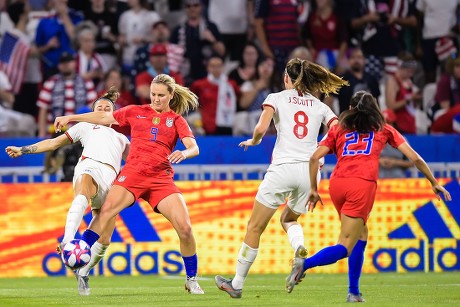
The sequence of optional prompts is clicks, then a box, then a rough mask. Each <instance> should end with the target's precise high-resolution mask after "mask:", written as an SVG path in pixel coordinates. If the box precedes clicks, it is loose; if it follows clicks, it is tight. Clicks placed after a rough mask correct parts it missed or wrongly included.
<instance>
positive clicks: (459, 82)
mask: <svg viewBox="0 0 460 307" xmlns="http://www.w3.org/2000/svg"><path fill="white" fill-rule="evenodd" d="M434 101H435V104H434V105H433V106H432V107H431V109H430V110H428V115H429V116H430V118H431V120H435V119H437V118H438V117H439V116H441V115H442V114H444V113H446V112H447V111H448V110H449V109H450V108H452V107H454V106H456V105H459V104H460V56H458V57H456V58H455V59H450V60H448V62H447V63H446V73H445V74H443V75H442V76H441V77H440V78H439V81H438V82H437V85H436V94H435V96H434Z"/></svg>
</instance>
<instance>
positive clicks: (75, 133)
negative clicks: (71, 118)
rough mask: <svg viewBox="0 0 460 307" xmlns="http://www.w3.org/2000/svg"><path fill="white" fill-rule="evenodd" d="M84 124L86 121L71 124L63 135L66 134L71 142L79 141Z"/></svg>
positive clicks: (82, 133) (83, 131)
mask: <svg viewBox="0 0 460 307" xmlns="http://www.w3.org/2000/svg"><path fill="white" fill-rule="evenodd" d="M86 125H87V123H77V124H76V125H73V126H72V127H70V128H69V130H67V131H66V132H65V135H66V136H67V138H68V139H69V140H70V142H71V143H72V144H73V143H76V142H78V141H80V140H81V139H82V138H83V135H84V133H85V126H86Z"/></svg>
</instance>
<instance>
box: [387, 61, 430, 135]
mask: <svg viewBox="0 0 460 307" xmlns="http://www.w3.org/2000/svg"><path fill="white" fill-rule="evenodd" d="M416 69H417V62H416V61H415V60H414V58H413V57H412V56H411V55H410V54H404V55H402V56H401V57H400V61H399V65H398V69H397V70H396V72H395V73H394V75H390V76H388V79H387V80H386V83H385V99H386V105H387V107H388V108H389V109H391V110H393V111H394V113H395V114H396V120H395V122H394V124H395V128H396V129H398V131H399V132H401V133H409V134H415V133H416V125H415V114H416V109H417V108H418V104H419V101H420V99H421V98H422V97H421V94H420V93H419V90H418V88H417V87H416V86H415V85H414V83H413V82H412V79H411V78H412V76H413V75H414V72H415V70H416Z"/></svg>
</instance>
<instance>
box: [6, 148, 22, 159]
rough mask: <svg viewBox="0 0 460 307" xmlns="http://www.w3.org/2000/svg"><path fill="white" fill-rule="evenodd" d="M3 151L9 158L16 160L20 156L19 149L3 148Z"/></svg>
mask: <svg viewBox="0 0 460 307" xmlns="http://www.w3.org/2000/svg"><path fill="white" fill-rule="evenodd" d="M5 151H6V153H7V154H8V156H10V158H17V157H20V156H22V152H21V147H16V146H8V147H7V148H5Z"/></svg>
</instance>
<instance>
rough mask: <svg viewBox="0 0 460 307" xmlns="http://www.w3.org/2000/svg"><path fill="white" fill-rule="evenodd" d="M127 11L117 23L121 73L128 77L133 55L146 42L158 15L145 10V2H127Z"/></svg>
mask: <svg viewBox="0 0 460 307" xmlns="http://www.w3.org/2000/svg"><path fill="white" fill-rule="evenodd" d="M128 5H129V7H130V9H129V10H127V11H126V12H124V13H123V14H121V16H120V20H119V22H118V31H119V33H120V36H119V43H120V46H121V47H122V54H123V56H122V73H123V74H125V75H129V74H130V72H131V69H132V67H133V64H134V54H135V53H136V50H137V49H138V48H139V47H141V46H142V45H143V44H145V43H146V42H148V38H149V31H150V29H152V26H153V24H154V23H155V22H157V21H159V20H160V15H158V14H157V13H156V12H153V11H149V10H148V9H147V0H128Z"/></svg>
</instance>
